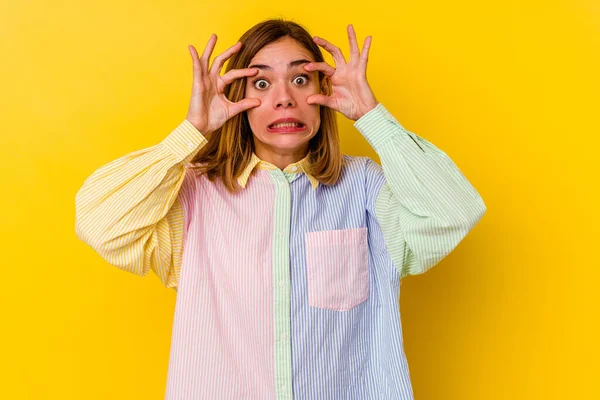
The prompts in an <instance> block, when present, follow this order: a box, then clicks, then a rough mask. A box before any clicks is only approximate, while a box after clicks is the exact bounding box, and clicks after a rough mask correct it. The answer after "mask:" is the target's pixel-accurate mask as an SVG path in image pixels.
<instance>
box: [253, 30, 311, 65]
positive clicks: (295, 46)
mask: <svg viewBox="0 0 600 400" xmlns="http://www.w3.org/2000/svg"><path fill="white" fill-rule="evenodd" d="M299 59H307V60H309V61H314V57H313V56H312V54H311V53H310V51H308V50H307V49H305V48H304V47H302V46H301V45H300V44H299V43H298V42H297V41H295V40H294V39H292V38H290V37H285V38H283V39H280V40H278V41H277V42H273V43H269V44H268V45H266V46H264V47H263V48H262V49H260V50H259V51H258V52H257V53H256V54H255V55H254V57H253V58H252V60H251V61H250V64H259V63H260V64H266V65H269V66H271V67H273V68H275V69H285V68H287V65H288V63H289V62H290V61H294V60H299Z"/></svg>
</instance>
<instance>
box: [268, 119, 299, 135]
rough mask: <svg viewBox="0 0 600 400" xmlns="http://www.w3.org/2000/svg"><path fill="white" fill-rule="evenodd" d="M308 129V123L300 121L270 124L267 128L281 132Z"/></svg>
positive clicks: (274, 131)
mask: <svg viewBox="0 0 600 400" xmlns="http://www.w3.org/2000/svg"><path fill="white" fill-rule="evenodd" d="M305 129H306V125H304V124H302V123H300V122H285V123H281V124H275V125H269V127H268V128H267V130H268V131H269V132H273V133H280V132H302V131H303V130H305Z"/></svg>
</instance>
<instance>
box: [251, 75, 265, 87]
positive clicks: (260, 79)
mask: <svg viewBox="0 0 600 400" xmlns="http://www.w3.org/2000/svg"><path fill="white" fill-rule="evenodd" d="M260 81H265V82H267V81H266V79H263V78H256V79H254V80H253V81H252V86H254V87H255V88H257V89H259V90H263V89H266V87H265V86H263V87H257V86H256V83H257V82H260Z"/></svg>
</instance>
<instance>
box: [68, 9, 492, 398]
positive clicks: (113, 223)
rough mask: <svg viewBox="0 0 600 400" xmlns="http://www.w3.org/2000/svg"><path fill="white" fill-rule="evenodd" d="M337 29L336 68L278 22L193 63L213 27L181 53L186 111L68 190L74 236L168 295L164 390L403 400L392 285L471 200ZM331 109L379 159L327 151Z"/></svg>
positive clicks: (396, 290)
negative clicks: (172, 302) (155, 138)
mask: <svg viewBox="0 0 600 400" xmlns="http://www.w3.org/2000/svg"><path fill="white" fill-rule="evenodd" d="M348 38H349V42H350V48H351V54H350V59H349V60H348V61H346V60H345V58H344V55H343V54H342V53H341V52H340V50H339V49H338V48H337V47H335V46H334V45H332V44H331V43H329V42H327V41H326V40H324V39H321V38H317V37H315V38H314V39H313V38H311V36H310V35H309V33H308V32H307V31H306V30H305V29H304V28H303V27H301V26H300V25H298V24H296V23H293V22H290V21H283V20H268V21H264V22H262V23H259V24H257V25H256V26H254V27H253V28H251V29H250V30H249V31H247V32H246V33H245V34H244V35H243V36H242V37H241V39H240V42H238V43H236V44H235V45H234V46H232V47H230V48H229V49H228V50H226V51H225V52H224V53H223V54H221V55H219V56H218V57H216V58H215V59H214V61H213V63H212V65H211V66H210V67H209V59H210V56H211V54H212V51H213V48H214V46H215V43H216V36H215V35H212V36H211V38H210V40H209V42H208V45H207V46H206V48H205V50H204V52H203V54H202V56H201V57H199V56H198V53H197V52H196V50H195V48H194V47H193V46H190V53H191V55H192V59H193V67H194V81H193V90H192V96H191V101H190V106H189V111H188V114H187V117H186V119H185V120H184V121H183V122H182V123H181V124H180V125H179V126H177V127H176V128H175V129H174V130H173V131H172V132H171V133H170V134H169V135H168V136H167V137H166V138H165V139H164V140H163V141H162V142H161V143H159V144H157V145H155V146H152V147H150V148H147V149H143V150H139V151H136V152H133V153H130V154H128V155H125V156H124V157H122V158H119V159H117V160H115V161H112V162H110V163H108V164H107V165H105V166H103V167H101V168H99V169H98V170H97V171H95V172H94V173H93V174H92V175H91V176H90V177H89V178H88V179H87V180H86V181H85V183H84V185H83V187H82V188H81V189H80V191H79V193H78V194H77V198H76V204H77V225H76V229H77V234H78V236H79V237H80V238H81V239H82V240H84V241H85V242H86V243H88V244H89V245H91V246H92V247H93V248H94V249H95V250H96V251H97V252H98V253H100V254H101V255H102V257H103V258H104V259H105V260H106V261H108V262H109V263H110V264H112V265H115V266H117V267H119V268H122V269H124V270H126V271H129V272H132V273H135V274H138V275H141V276H145V275H147V274H148V272H149V271H150V270H153V271H154V272H155V273H156V274H157V275H158V276H159V277H160V279H161V281H162V283H163V284H164V285H165V286H166V287H169V288H174V289H176V290H177V288H178V293H177V301H176V307H175V317H174V326H173V335H172V344H171V356H170V361H169V373H168V379H167V391H166V398H167V399H273V398H278V399H291V398H315V399H316V398H319V399H324V398H327V399H338V398H340V399H341V398H344V399H412V398H413V395H412V387H411V383H410V376H409V369H408V365H407V361H406V357H405V354H404V350H403V344H402V328H401V324H400V321H401V319H400V312H399V310H398V299H399V295H400V280H401V278H403V277H405V276H407V275H416V274H421V273H424V272H426V271H427V270H428V269H430V268H431V267H433V266H434V265H436V264H437V263H438V262H439V261H440V260H441V259H443V258H444V257H445V256H446V255H447V254H449V253H450V252H451V251H452V250H453V249H454V248H455V247H456V245H458V243H459V242H460V241H461V240H462V239H463V238H464V237H465V236H466V235H467V233H468V232H469V231H470V230H471V229H472V228H473V226H474V225H475V224H476V223H477V222H478V221H479V220H480V219H481V217H482V216H483V214H484V213H485V211H486V207H485V205H484V202H483V200H482V199H481V197H480V196H479V194H478V193H477V191H476V190H475V189H474V188H473V186H472V185H471V184H470V183H469V182H468V181H467V179H466V178H465V177H464V176H463V174H462V173H461V172H460V170H459V169H458V167H457V166H456V165H455V164H454V163H453V162H452V160H451V159H450V158H449V157H448V156H447V155H446V154H445V153H444V152H442V151H441V150H439V149H438V148H436V147H435V146H434V145H433V144H431V143H430V142H428V141H427V140H425V139H423V138H421V137H419V136H417V135H415V134H414V133H412V132H409V131H407V130H406V129H404V128H403V127H402V126H401V125H400V124H399V123H398V121H397V120H396V119H394V117H393V116H392V115H391V114H390V113H389V112H388V111H387V109H386V108H385V107H384V106H383V105H382V104H381V103H379V102H378V101H377V100H376V98H375V96H374V94H373V92H372V91H371V89H370V87H369V84H368V83H367V80H366V66H367V59H368V53H369V46H370V43H371V37H367V39H366V40H365V42H364V45H363V48H362V50H359V48H358V45H357V42H356V36H355V33H354V30H353V28H352V26H351V25H350V26H349V27H348ZM319 46H321V47H323V48H324V49H325V50H326V51H328V52H330V53H331V54H332V56H333V58H334V60H335V64H336V65H335V67H334V66H330V65H328V64H327V63H325V62H324V61H323V57H322V53H321V50H320V48H319ZM226 60H229V63H228V67H227V69H226V73H225V74H224V75H223V76H221V75H220V72H221V69H222V66H223V64H224V62H225V61H226ZM336 111H337V112H339V113H341V114H343V115H344V116H346V117H347V118H349V119H351V120H353V121H355V123H354V127H355V128H356V129H358V130H359V131H360V132H361V133H362V134H363V135H364V137H365V138H366V139H367V141H368V142H369V143H370V144H371V145H372V146H373V148H374V150H375V151H376V152H377V154H378V155H379V156H380V159H381V163H382V166H383V168H382V167H380V166H379V165H378V164H376V163H375V162H373V161H372V160H371V159H370V158H368V157H354V156H348V155H342V154H341V151H340V146H339V137H338V132H337V125H336V119H335V118H336V115H335V112H336Z"/></svg>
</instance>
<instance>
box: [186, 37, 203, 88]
mask: <svg viewBox="0 0 600 400" xmlns="http://www.w3.org/2000/svg"><path fill="white" fill-rule="evenodd" d="M188 50H189V51H190V55H191V56H192V71H193V73H194V83H196V82H197V81H198V80H199V79H200V75H201V74H202V70H201V67H200V59H199V58H198V52H197V51H196V48H195V47H194V46H192V45H189V46H188Z"/></svg>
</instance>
